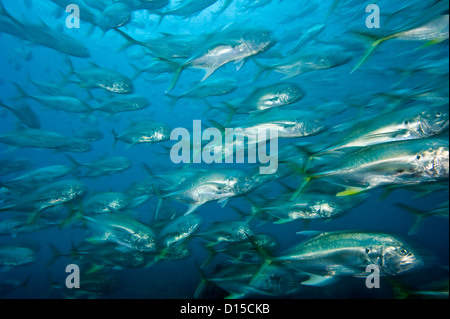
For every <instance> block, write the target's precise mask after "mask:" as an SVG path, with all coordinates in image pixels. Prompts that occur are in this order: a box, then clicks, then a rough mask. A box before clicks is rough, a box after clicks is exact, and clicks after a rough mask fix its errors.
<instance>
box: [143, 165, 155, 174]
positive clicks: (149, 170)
mask: <svg viewBox="0 0 450 319" xmlns="http://www.w3.org/2000/svg"><path fill="white" fill-rule="evenodd" d="M141 167H142V168H143V169H144V170H145V171H146V172H147V174H148V175H149V176H150V177H154V176H155V173H153V171H152V169H151V167H150V166H149V165H148V164H147V163H141Z"/></svg>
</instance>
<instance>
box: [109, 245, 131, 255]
mask: <svg viewBox="0 0 450 319" xmlns="http://www.w3.org/2000/svg"><path fill="white" fill-rule="evenodd" d="M114 249H115V250H117V251H120V252H122V253H129V252H131V251H133V250H132V249H130V248H128V247H125V246H117V247H116V248H114Z"/></svg>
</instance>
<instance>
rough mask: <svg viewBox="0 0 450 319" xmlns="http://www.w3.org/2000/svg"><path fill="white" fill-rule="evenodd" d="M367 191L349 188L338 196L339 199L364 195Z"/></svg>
mask: <svg viewBox="0 0 450 319" xmlns="http://www.w3.org/2000/svg"><path fill="white" fill-rule="evenodd" d="M365 190H366V189H365V188H360V187H348V188H347V189H346V190H345V191H342V192H340V193H337V194H336V196H337V197H344V196H352V195H356V194H359V193H362V192H364V191H365Z"/></svg>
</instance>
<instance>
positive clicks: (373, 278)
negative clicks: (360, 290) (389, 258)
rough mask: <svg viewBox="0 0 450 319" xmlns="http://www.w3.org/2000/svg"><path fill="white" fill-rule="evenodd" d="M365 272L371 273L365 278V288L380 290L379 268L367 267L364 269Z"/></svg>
mask: <svg viewBox="0 0 450 319" xmlns="http://www.w3.org/2000/svg"><path fill="white" fill-rule="evenodd" d="M366 272H369V273H371V274H370V275H369V276H367V278H366V287H367V288H369V289H373V288H376V289H379V288H380V267H378V266H377V265H369V266H367V267H366Z"/></svg>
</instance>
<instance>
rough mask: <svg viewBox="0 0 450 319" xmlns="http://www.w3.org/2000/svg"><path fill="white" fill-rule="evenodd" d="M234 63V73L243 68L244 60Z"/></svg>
mask: <svg viewBox="0 0 450 319" xmlns="http://www.w3.org/2000/svg"><path fill="white" fill-rule="evenodd" d="M234 63H235V64H236V71H239V70H240V69H242V67H243V66H244V63H245V60H244V59H242V60H238V61H236V62H234Z"/></svg>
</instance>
